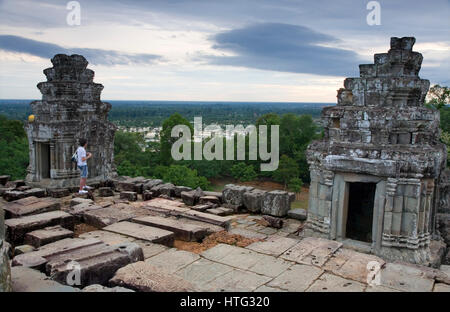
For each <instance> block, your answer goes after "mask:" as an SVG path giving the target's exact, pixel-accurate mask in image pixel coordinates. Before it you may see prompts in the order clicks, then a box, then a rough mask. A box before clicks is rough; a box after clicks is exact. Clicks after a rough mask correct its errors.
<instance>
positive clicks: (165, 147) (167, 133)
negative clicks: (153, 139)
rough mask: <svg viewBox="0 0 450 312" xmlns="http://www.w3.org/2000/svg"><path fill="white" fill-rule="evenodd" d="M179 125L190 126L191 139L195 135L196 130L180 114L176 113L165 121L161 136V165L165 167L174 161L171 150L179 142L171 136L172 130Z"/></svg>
mask: <svg viewBox="0 0 450 312" xmlns="http://www.w3.org/2000/svg"><path fill="white" fill-rule="evenodd" d="M177 125H185V126H188V127H189V129H190V131H191V137H192V136H193V135H194V128H193V127H192V125H191V123H190V122H189V121H188V120H187V119H186V118H184V117H183V116H181V115H180V114H178V113H175V114H173V115H172V116H170V117H169V118H167V119H166V120H164V122H163V125H162V130H161V134H160V137H161V141H160V144H161V163H162V164H164V165H169V164H171V163H173V161H174V160H173V158H172V154H171V149H172V144H173V143H175V142H176V141H177V140H178V138H173V137H172V135H171V134H172V128H173V127H175V126H177ZM180 136H181V134H180Z"/></svg>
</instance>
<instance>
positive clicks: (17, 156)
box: [0, 115, 29, 180]
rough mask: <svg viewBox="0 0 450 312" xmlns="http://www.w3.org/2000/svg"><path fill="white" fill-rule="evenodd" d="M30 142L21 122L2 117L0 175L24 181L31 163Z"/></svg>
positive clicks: (0, 128) (0, 117) (0, 122)
mask: <svg viewBox="0 0 450 312" xmlns="http://www.w3.org/2000/svg"><path fill="white" fill-rule="evenodd" d="M28 157H29V154H28V140H27V136H26V133H25V130H24V129H23V123H22V122H21V121H19V120H10V119H8V118H6V117H5V116H2V115H0V174H4V175H10V176H11V178H12V179H13V180H18V179H24V178H25V176H26V171H27V167H28V162H29V159H28Z"/></svg>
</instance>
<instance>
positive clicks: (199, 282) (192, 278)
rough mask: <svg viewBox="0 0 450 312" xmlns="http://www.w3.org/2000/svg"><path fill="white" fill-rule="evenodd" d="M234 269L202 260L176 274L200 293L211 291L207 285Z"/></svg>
mask: <svg viewBox="0 0 450 312" xmlns="http://www.w3.org/2000/svg"><path fill="white" fill-rule="evenodd" d="M232 270H233V268H232V267H230V266H228V265H224V264H221V263H217V262H213V261H209V260H207V259H203V258H200V259H198V260H197V261H195V262H193V263H191V264H189V265H188V266H186V267H184V268H182V269H180V270H178V271H177V272H176V273H175V274H176V275H177V276H179V277H181V278H182V279H184V280H186V281H188V282H190V283H191V284H193V285H194V286H195V287H196V288H197V290H198V291H211V290H212V289H210V288H208V287H207V286H206V285H207V284H208V283H209V282H212V281H213V280H214V279H215V278H217V277H219V276H221V275H223V274H226V273H228V272H230V271H232Z"/></svg>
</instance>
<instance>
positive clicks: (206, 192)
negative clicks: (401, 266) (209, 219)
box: [203, 191, 223, 202]
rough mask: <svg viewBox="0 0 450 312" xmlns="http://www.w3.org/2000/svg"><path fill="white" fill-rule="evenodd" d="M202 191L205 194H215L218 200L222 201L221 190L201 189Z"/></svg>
mask: <svg viewBox="0 0 450 312" xmlns="http://www.w3.org/2000/svg"><path fill="white" fill-rule="evenodd" d="M203 193H204V195H205V196H215V197H217V198H218V199H219V200H220V202H223V201H222V192H211V191H203Z"/></svg>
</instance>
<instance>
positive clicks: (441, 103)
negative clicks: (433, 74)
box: [427, 85, 450, 109]
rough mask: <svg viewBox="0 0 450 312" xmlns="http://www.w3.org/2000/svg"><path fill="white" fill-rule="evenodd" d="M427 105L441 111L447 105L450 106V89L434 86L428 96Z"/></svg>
mask: <svg viewBox="0 0 450 312" xmlns="http://www.w3.org/2000/svg"><path fill="white" fill-rule="evenodd" d="M427 105H431V106H433V107H435V108H436V109H441V108H443V107H445V106H446V105H450V88H449V87H446V86H442V87H441V86H440V85H434V86H432V87H431V88H430V90H429V91H428V94H427Z"/></svg>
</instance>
